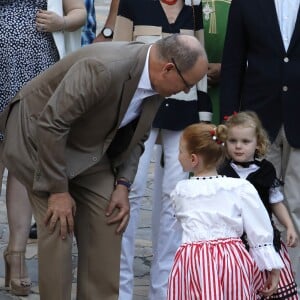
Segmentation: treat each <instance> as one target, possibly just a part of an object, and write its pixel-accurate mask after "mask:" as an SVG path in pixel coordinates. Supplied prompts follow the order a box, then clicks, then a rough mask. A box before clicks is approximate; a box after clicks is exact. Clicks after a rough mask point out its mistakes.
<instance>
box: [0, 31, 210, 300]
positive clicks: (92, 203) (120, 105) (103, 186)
mask: <svg viewBox="0 0 300 300" xmlns="http://www.w3.org/2000/svg"><path fill="white" fill-rule="evenodd" d="M206 71H207V59H206V55H205V52H204V50H203V47H202V46H201V45H200V43H199V42H198V41H197V40H196V39H195V38H193V37H190V36H184V35H180V36H179V35H173V36H171V37H167V38H165V39H161V40H160V41H158V42H156V43H155V44H153V45H152V46H149V45H144V44H142V43H122V42H120V43H117V42H116V43H113V42H112V43H99V44H98V43H97V44H93V45H90V46H86V47H84V48H82V49H80V50H78V51H77V52H75V53H73V54H71V55H69V56H67V57H65V58H64V59H62V60H61V61H59V62H58V63H56V64H55V65H54V66H53V67H51V68H49V69H48V70H47V71H46V72H44V73H42V74H41V75H40V76H38V77H36V78H35V79H33V80H32V81H31V82H29V83H28V84H27V85H26V86H25V87H24V88H22V90H21V91H20V92H19V93H18V94H17V96H16V97H15V98H14V99H13V101H12V102H11V105H10V107H9V108H8V109H7V110H6V111H5V112H4V113H3V115H2V117H1V120H0V121H1V122H0V129H3V127H4V126H3V125H6V126H5V127H6V128H5V132H4V140H3V142H2V146H1V150H2V152H3V153H2V155H3V156H2V157H3V160H4V164H5V165H6V167H7V168H8V170H9V171H10V172H12V174H14V175H15V176H16V178H18V179H19V180H20V181H21V182H22V183H23V184H25V186H26V188H27V190H28V194H29V197H30V200H31V203H32V206H33V211H34V215H35V218H36V221H37V226H38V235H39V239H38V249H39V288H40V295H41V300H54V299H55V300H69V299H71V283H72V260H71V258H72V255H71V254H72V234H73V230H74V232H75V236H76V239H77V245H78V277H77V278H78V280H77V281H78V283H77V299H80V300H87V299H90V300H94V299H103V300H110V299H118V290H119V287H118V283H119V266H120V249H121V235H120V234H118V233H122V232H123V231H124V229H125V227H126V225H127V222H128V219H129V202H128V190H129V188H130V183H131V182H132V181H133V179H134V176H135V173H136V169H137V164H138V160H139V157H140V155H141V153H142V152H143V141H144V140H145V139H146V137H147V132H148V130H149V129H150V126H151V122H152V120H153V118H154V116H155V113H156V111H157V109H158V107H159V105H160V103H161V101H162V98H161V96H163V97H166V96H170V95H172V94H175V93H178V92H179V91H186V92H187V91H188V90H189V88H190V87H191V86H193V85H194V84H195V83H196V82H198V81H199V80H200V79H201V78H202V77H203V76H204V75H205V73H206ZM159 95H161V96H159ZM1 127H2V128H1ZM116 233H117V234H116Z"/></svg>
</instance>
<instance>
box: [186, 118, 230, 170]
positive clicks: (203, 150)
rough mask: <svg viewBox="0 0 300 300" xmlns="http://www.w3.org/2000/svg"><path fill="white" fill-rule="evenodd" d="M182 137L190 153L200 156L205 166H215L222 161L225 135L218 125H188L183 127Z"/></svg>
mask: <svg viewBox="0 0 300 300" xmlns="http://www.w3.org/2000/svg"><path fill="white" fill-rule="evenodd" d="M182 138H183V139H184V141H185V143H186V147H187V151H188V152H189V153H190V154H196V155H201V156H202V158H203V161H204V165H205V167H206V168H210V167H215V166H217V165H218V164H219V163H221V162H222V161H223V159H224V142H225V139H226V135H225V134H224V131H223V130H222V128H221V127H220V125H219V126H216V125H214V124H205V123H197V124H193V125H190V126H188V127H186V128H185V129H184V131H183V133H182Z"/></svg>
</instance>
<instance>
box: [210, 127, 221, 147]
mask: <svg viewBox="0 0 300 300" xmlns="http://www.w3.org/2000/svg"><path fill="white" fill-rule="evenodd" d="M209 133H210V135H211V137H212V139H213V141H215V142H216V143H217V144H218V145H221V146H224V142H222V141H221V140H219V139H218V138H217V136H216V130H215V129H212V130H210V131H209Z"/></svg>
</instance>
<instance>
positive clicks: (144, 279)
mask: <svg viewBox="0 0 300 300" xmlns="http://www.w3.org/2000/svg"><path fill="white" fill-rule="evenodd" d="M109 4H110V0H95V6H96V14H97V32H99V31H100V30H101V28H102V26H103V23H104V22H105V19H106V16H107V12H108V7H109ZM152 179H153V175H152V172H150V176H149V178H148V185H147V186H148V187H147V191H146V195H145V197H144V200H143V203H142V210H141V220H142V225H141V226H140V227H139V228H138V231H137V238H136V257H135V260H134V269H135V288H134V300H146V299H147V297H146V295H147V292H148V280H149V265H150V264H151V260H152V248H151V241H150V236H151V232H150V231H151V227H150V222H151V198H150V194H151V189H152ZM5 183H6V177H5V178H4V180H3V187H2V195H1V197H0V300H13V299H14V300H21V299H23V300H24V299H27V300H39V299H40V297H39V290H38V286H37V278H38V270H37V244H36V241H35V240H28V245H27V250H26V263H27V266H28V271H29V275H30V278H31V280H32V283H33V284H32V289H31V294H30V295H29V296H28V297H16V296H12V295H11V294H10V292H9V289H7V288H5V287H4V276H5V266H4V261H3V251H4V250H5V248H6V246H7V241H8V234H9V230H8V224H7V216H6V206H5ZM73 259H74V261H76V260H77V249H76V243H75V242H74V247H73ZM75 280H76V269H74V283H73V285H74V286H73V291H74V292H73V293H72V296H73V299H75V290H76V284H75ZM95 300H105V299H95Z"/></svg>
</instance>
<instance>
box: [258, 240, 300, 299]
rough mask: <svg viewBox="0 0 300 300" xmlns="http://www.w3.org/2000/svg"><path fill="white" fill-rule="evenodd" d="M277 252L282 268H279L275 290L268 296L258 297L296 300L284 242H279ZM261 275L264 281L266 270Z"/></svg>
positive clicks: (293, 281) (295, 286)
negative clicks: (279, 246) (278, 250)
mask: <svg viewBox="0 0 300 300" xmlns="http://www.w3.org/2000/svg"><path fill="white" fill-rule="evenodd" d="M279 254H280V257H281V259H282V261H283V264H284V268H283V269H281V270H280V280H279V284H278V289H277V292H276V293H274V294H273V295H272V296H270V297H261V298H260V299H266V300H267V299H268V300H269V299H272V300H275V299H276V300H284V299H289V300H298V299H299V297H298V294H297V285H296V282H295V278H294V275H293V272H292V266H291V261H290V257H289V254H288V251H287V249H286V246H285V244H284V243H281V249H280V252H279ZM261 275H262V281H263V282H265V280H266V279H267V276H268V274H267V272H262V274H261Z"/></svg>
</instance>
